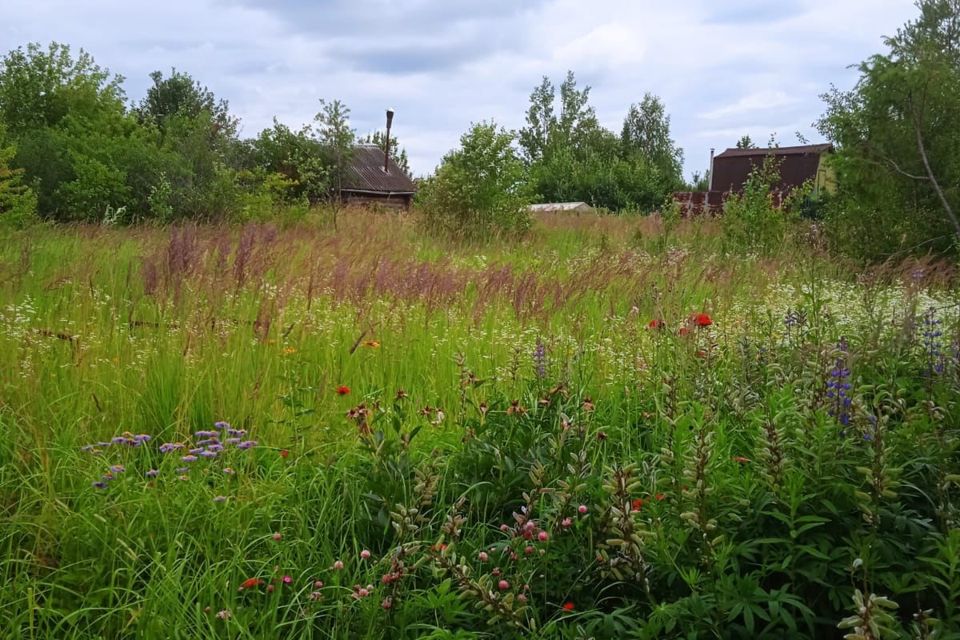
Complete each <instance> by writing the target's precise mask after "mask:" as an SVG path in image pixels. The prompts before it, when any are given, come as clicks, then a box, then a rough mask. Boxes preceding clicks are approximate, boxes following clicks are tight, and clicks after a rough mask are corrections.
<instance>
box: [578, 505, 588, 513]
mask: <svg viewBox="0 0 960 640" xmlns="http://www.w3.org/2000/svg"><path fill="white" fill-rule="evenodd" d="M586 512H587V505H585V504H582V505H580V506H579V507H577V513H579V514H580V515H584V514H585V513H586Z"/></svg>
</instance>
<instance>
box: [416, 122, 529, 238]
mask: <svg viewBox="0 0 960 640" xmlns="http://www.w3.org/2000/svg"><path fill="white" fill-rule="evenodd" d="M513 142H514V136H513V135H512V134H510V133H508V132H507V131H504V130H503V129H502V128H499V127H497V125H496V124H495V123H493V122H483V123H479V124H474V125H473V126H472V127H471V128H470V130H469V131H468V132H467V133H465V134H463V135H462V136H461V137H460V148H459V149H457V150H455V151H451V152H450V153H448V154H447V155H446V156H444V158H443V161H442V162H441V163H440V166H439V167H438V168H437V172H436V175H434V176H433V177H432V178H430V179H429V180H427V181H426V182H425V183H424V184H423V185H422V187H421V189H420V192H419V193H418V194H417V202H418V204H419V206H420V208H421V210H422V217H423V223H424V226H425V228H426V229H427V230H428V231H429V232H431V233H434V234H437V235H442V236H449V237H454V238H462V239H468V240H477V239H485V238H488V237H490V236H494V235H511V236H512V235H522V234H523V233H524V232H525V231H526V230H527V228H528V227H529V226H530V218H529V214H528V213H527V210H526V206H527V204H528V202H529V197H528V195H527V192H526V183H525V176H526V174H525V171H524V166H523V162H522V161H521V159H520V158H519V157H518V155H517V153H516V151H515V150H514V148H513Z"/></svg>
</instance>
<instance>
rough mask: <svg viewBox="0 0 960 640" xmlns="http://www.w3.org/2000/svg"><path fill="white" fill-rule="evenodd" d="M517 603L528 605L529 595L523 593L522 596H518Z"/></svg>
mask: <svg viewBox="0 0 960 640" xmlns="http://www.w3.org/2000/svg"><path fill="white" fill-rule="evenodd" d="M517 602H520V603H526V602H527V594H525V593H521V594H520V595H518V596H517Z"/></svg>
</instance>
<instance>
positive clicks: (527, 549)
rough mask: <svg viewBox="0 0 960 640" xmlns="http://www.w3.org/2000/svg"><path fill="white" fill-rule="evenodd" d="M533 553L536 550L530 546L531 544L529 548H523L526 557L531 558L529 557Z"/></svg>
mask: <svg viewBox="0 0 960 640" xmlns="http://www.w3.org/2000/svg"><path fill="white" fill-rule="evenodd" d="M533 552H534V548H533V546H532V545H529V544H528V545H527V546H525V547H524V548H523V553H524V554H525V555H528V556H529V555H531V554H532V553H533Z"/></svg>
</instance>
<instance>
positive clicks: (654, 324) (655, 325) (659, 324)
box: [647, 318, 667, 331]
mask: <svg viewBox="0 0 960 640" xmlns="http://www.w3.org/2000/svg"><path fill="white" fill-rule="evenodd" d="M666 326H667V323H666V322H664V321H663V320H660V319H659V318H654V319H653V320H651V321H650V322H648V323H647V329H659V330H661V331H662V330H663V329H665V328H666Z"/></svg>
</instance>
